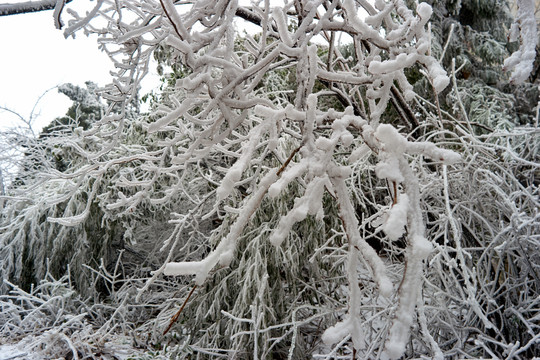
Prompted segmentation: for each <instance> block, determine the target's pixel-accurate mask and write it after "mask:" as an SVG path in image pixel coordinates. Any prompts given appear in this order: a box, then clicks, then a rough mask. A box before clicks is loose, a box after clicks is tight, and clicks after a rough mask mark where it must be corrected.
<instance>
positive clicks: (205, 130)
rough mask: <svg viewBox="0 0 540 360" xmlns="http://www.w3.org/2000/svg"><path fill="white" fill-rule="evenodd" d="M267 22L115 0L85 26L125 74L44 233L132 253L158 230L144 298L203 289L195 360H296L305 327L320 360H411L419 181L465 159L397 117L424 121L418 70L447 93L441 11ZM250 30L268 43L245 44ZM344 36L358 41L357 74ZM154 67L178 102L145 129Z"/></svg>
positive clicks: (350, 8) (326, 11)
mask: <svg viewBox="0 0 540 360" xmlns="http://www.w3.org/2000/svg"><path fill="white" fill-rule="evenodd" d="M265 4H266V6H264V7H263V6H262V3H261V6H260V7H259V6H257V5H252V6H251V7H242V6H239V5H238V2H236V1H224V0H220V1H194V2H189V3H188V2H183V1H177V2H173V1H169V0H166V1H153V0H145V1H140V2H139V1H136V0H129V1H127V0H118V1H109V0H101V1H98V3H97V4H96V5H95V7H94V9H93V10H92V11H91V12H90V13H88V14H87V15H80V14H77V13H72V14H71V15H72V18H71V19H70V20H69V22H68V24H67V28H66V35H70V34H73V33H74V32H76V31H78V30H79V29H83V30H84V31H85V32H87V33H97V34H99V36H100V38H99V42H100V46H101V47H102V49H103V50H104V51H105V52H106V53H107V54H108V55H109V56H110V57H111V60H112V61H113V63H114V65H115V67H116V72H115V74H114V75H115V80H114V81H113V83H112V84H109V85H107V86H106V87H105V88H104V89H101V92H100V94H102V97H103V98H104V99H105V100H107V101H108V102H109V103H110V106H109V107H108V108H107V110H106V111H105V114H104V116H103V117H102V118H101V119H99V120H98V121H96V122H95V123H94V124H93V127H92V128H90V129H87V130H84V131H78V132H77V134H74V135H73V137H72V138H70V141H73V144H74V145H73V148H74V151H76V153H77V154H78V155H79V156H80V158H81V159H84V160H85V162H82V163H80V164H78V166H73V167H71V168H70V169H69V171H67V172H66V173H62V174H61V175H60V176H61V177H62V178H63V179H64V180H65V181H64V183H63V184H64V186H65V188H66V190H64V193H60V194H52V195H51V196H50V197H49V198H48V199H49V200H48V201H52V202H54V201H56V204H61V205H65V211H64V212H63V213H62V212H61V210H62V207H61V206H58V209H56V208H55V211H54V212H52V211H51V212H50V213H49V212H45V214H46V218H47V219H48V224H51V226H60V225H63V226H64V228H65V227H66V226H71V227H72V229H73V231H79V230H81V229H85V226H88V224H90V223H92V224H93V222H96V221H98V219H99V216H96V214H102V216H101V217H102V220H101V221H102V224H104V225H108V224H115V225H117V226H119V227H121V228H123V229H125V230H126V231H125V232H122V234H123V235H122V236H123V238H122V240H123V241H125V242H130V241H132V240H134V239H135V240H136V239H138V236H137V229H138V227H139V226H141V225H140V224H147V223H153V222H156V223H158V224H162V225H163V228H164V229H165V230H162V231H157V232H155V233H153V234H151V236H150V237H151V239H152V240H153V241H155V242H156V243H157V244H158V245H159V246H158V245H156V246H157V248H158V249H161V251H162V252H161V253H160V255H159V257H158V256H157V255H155V256H156V258H159V261H153V262H149V263H148V264H150V265H148V266H151V267H152V269H153V272H152V273H151V277H150V278H149V279H148V281H147V282H146V285H145V286H144V287H143V286H141V288H142V290H141V291H139V294H138V299H140V298H143V296H145V294H146V293H145V291H147V290H148V289H151V288H152V287H154V288H155V287H157V286H158V285H157V284H159V282H160V281H162V280H161V279H160V277H161V276H162V275H164V276H166V277H165V278H164V279H165V280H163V281H169V280H170V277H172V276H174V277H177V278H176V279H175V280H174V281H178V282H180V283H182V282H183V283H184V284H187V283H189V282H191V281H192V280H194V282H195V283H196V284H197V286H198V289H200V290H198V291H200V294H201V295H200V299H204V300H200V301H194V302H192V303H190V304H188V307H187V308H186V312H188V313H189V314H190V316H191V319H190V321H187V322H184V323H183V324H182V325H178V329H179V330H178V331H177V334H178V336H180V337H182V339H183V341H186V343H188V342H189V345H190V347H191V348H192V349H193V351H196V352H199V354H206V352H208V351H210V350H208V349H211V350H212V351H215V352H216V353H219V355H224V354H230V353H232V352H238V353H240V352H242V354H245V353H249V356H250V357H251V358H266V357H269V356H270V355H271V354H272V352H273V351H277V350H276V349H278V348H280V349H281V350H280V351H284V350H283V349H286V351H287V352H288V354H289V357H290V358H298V353H299V352H300V353H301V351H300V350H298V349H299V348H300V342H296V340H297V339H298V337H299V336H301V335H299V334H300V333H301V332H302V331H305V329H303V326H304V325H305V326H308V325H309V326H313V325H314V324H316V323H317V321H320V324H319V325H317V326H316V327H318V328H320V329H321V330H320V331H319V332H318V333H316V334H315V338H317V339H319V338H322V340H323V341H324V343H325V344H327V345H326V346H327V347H328V346H334V347H335V349H331V350H328V348H325V349H318V350H313V351H314V352H315V351H319V352H325V351H326V352H328V351H330V352H334V353H335V352H336V351H340V352H341V351H342V352H347V351H349V350H347V349H350V348H353V349H354V350H353V351H352V352H357V353H362V352H363V355H364V357H373V355H374V354H379V355H382V354H383V353H384V354H386V355H388V357H392V358H396V357H399V356H401V355H402V354H403V353H404V351H405V345H406V344H407V343H408V341H409V338H410V334H411V327H412V325H413V319H414V317H415V315H416V304H417V303H419V304H422V303H423V301H424V300H423V298H422V296H421V291H420V290H421V289H422V286H423V282H422V278H423V261H424V260H425V259H426V258H427V257H428V255H429V254H430V252H431V249H432V246H433V239H428V236H427V235H426V231H425V225H424V220H425V219H424V216H423V214H422V208H421V206H422V204H423V202H424V200H425V199H424V198H422V196H421V194H420V190H419V188H420V186H421V184H424V183H425V182H426V179H425V178H424V177H423V176H424V175H425V174H429V176H432V177H435V178H436V177H437V176H438V175H437V172H436V171H437V170H433V169H431V168H430V169H429V170H426V169H424V167H421V166H418V163H419V162H422V161H424V160H423V159H424V158H429V159H430V161H432V164H431V165H432V167H434V168H435V169H436V168H437V166H439V165H441V164H453V163H455V162H457V161H458V160H459V158H460V157H459V155H457V154H456V153H455V152H453V151H451V150H444V149H442V148H440V147H438V146H436V145H435V144H433V143H431V142H423V141H418V142H417V141H415V140H414V139H413V138H410V139H409V138H407V137H406V136H405V133H404V132H403V131H402V130H398V129H401V128H404V127H407V128H411V126H415V124H417V123H418V122H417V120H416V119H411V117H410V116H409V117H407V116H405V115H403V114H412V116H413V117H414V112H413V111H412V109H411V106H412V100H413V99H415V98H416V94H415V93H414V91H413V87H412V84H411V83H410V82H409V79H408V78H407V76H406V75H405V70H406V69H407V68H410V67H419V68H420V69H421V70H422V71H423V73H425V74H426V75H427V76H428V77H429V80H430V81H431V82H432V83H433V85H434V89H435V92H436V93H438V92H441V91H442V90H443V89H444V87H445V86H446V85H447V84H448V78H447V76H446V73H445V71H444V70H443V69H442V68H441V67H440V65H439V63H438V62H437V61H436V60H435V59H434V58H433V57H432V56H431V55H430V52H429V47H430V35H429V32H428V30H427V23H428V21H429V17H430V16H431V7H430V6H429V5H427V4H426V3H421V4H419V5H418V6H417V9H416V11H412V10H410V9H409V8H408V7H407V6H406V4H405V2H404V1H400V0H397V1H392V2H388V3H386V2H383V1H378V2H377V6H376V9H374V8H373V7H372V6H371V5H369V4H368V3H367V2H356V1H352V0H345V1H333V2H309V1H295V2H287V1H286V2H284V3H283V4H277V3H276V4H274V2H266V3H265ZM359 4H363V5H359ZM361 7H363V8H364V9H365V10H366V11H368V13H369V16H368V17H367V18H365V19H363V18H362V17H361V16H359V10H360V8H361ZM238 18H241V19H243V20H242V21H249V22H251V23H252V24H255V25H257V26H258V27H259V29H260V32H259V33H257V34H256V35H255V34H245V35H244V36H239V35H238V33H237V32H236V31H235V21H236V20H238ZM235 19H236V20H235ZM103 24H105V25H103ZM342 34H347V35H348V36H349V37H351V38H352V43H351V45H350V46H351V49H352V50H351V51H349V54H347V55H346V56H345V54H344V52H345V51H347V48H345V47H343V46H341V44H339V43H338V42H337V39H338V38H339V37H340V36H341V35H342ZM316 39H317V41H319V40H320V39H322V41H324V42H325V45H316V44H317V42H316V41H315V40H316ZM158 53H165V54H167V56H168V60H167V62H166V64H165V65H166V66H167V67H170V74H168V75H167V76H169V77H168V78H167V86H165V90H164V92H163V93H162V94H160V95H159V96H158V100H157V101H154V102H153V103H152V104H151V111H150V113H149V114H144V115H141V114H138V115H135V116H133V112H132V111H130V110H133V108H132V107H130V106H131V104H133V103H134V102H136V101H137V90H138V88H139V87H140V84H141V81H142V79H143V78H144V76H145V75H146V74H147V73H148V71H149V66H150V64H151V59H152V57H153V55H154V54H158ZM291 79H293V80H291ZM291 81H292V82H293V84H291ZM267 84H272V86H267ZM275 84H277V85H275ZM389 106H392V108H393V110H395V112H393V111H389ZM393 114H398V116H394V115H393ZM390 122H391V123H392V124H393V125H390V124H387V123H390ZM426 176H427V175H426ZM59 188H61V186H57V187H55V190H56V191H59V190H58V189H59ZM80 189H84V191H83V190H80ZM375 219H383V223H382V224H381V227H380V228H373V226H372V224H373V222H374V220H375ZM111 226H112V225H111ZM380 230H382V232H381V231H380ZM81 231H82V230H81ZM51 233H52V232H51ZM83 233H84V232H83ZM377 243H379V246H377ZM400 246H401V247H402V248H400ZM160 263H161V264H162V266H159V264H160ZM263 285H264V286H263ZM261 288H262V289H267V288H268V290H265V291H263V290H260V289H261ZM167 304H170V303H169V302H167ZM224 316H225V317H224ZM375 319H376V320H375ZM188 323H189V324H191V325H188ZM188 326H192V327H191V328H188ZM184 330H185V331H184ZM191 332H193V333H197V334H203V335H201V336H200V337H197V338H196V339H195V338H190V337H188V336H184V334H188V333H191ZM321 333H322V334H321ZM426 334H427V335H425V336H426V337H428V336H430V334H429V332H427V333H426ZM382 339H388V341H387V342H386V344H384V343H383V340H382ZM287 344H290V345H287ZM335 344H337V345H335ZM436 350H437V347H436V346H435V345H433V344H431V345H430V346H429V348H426V349H424V350H422V351H423V353H426V354H429V353H432V352H435V351H436ZM303 355H305V354H303ZM201 356H202V355H201ZM239 356H240V355H239ZM246 356H247V355H246ZM329 356H332V355H330V354H329Z"/></svg>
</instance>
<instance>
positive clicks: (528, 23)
mask: <svg viewBox="0 0 540 360" xmlns="http://www.w3.org/2000/svg"><path fill="white" fill-rule="evenodd" d="M517 6H518V10H517V14H516V21H515V22H514V23H513V24H512V27H511V30H510V40H511V41H516V40H518V39H517V34H518V33H519V34H520V46H519V49H518V50H516V51H515V52H514V53H513V54H512V55H511V56H510V57H509V58H507V59H506V60H505V61H504V67H503V69H504V70H505V71H510V70H512V76H511V77H510V81H512V82H514V83H522V82H524V81H525V80H527V78H528V77H529V75H530V74H531V72H532V70H533V65H534V60H535V59H536V43H537V41H538V34H537V31H536V26H537V24H536V18H535V16H534V15H535V2H534V0H517Z"/></svg>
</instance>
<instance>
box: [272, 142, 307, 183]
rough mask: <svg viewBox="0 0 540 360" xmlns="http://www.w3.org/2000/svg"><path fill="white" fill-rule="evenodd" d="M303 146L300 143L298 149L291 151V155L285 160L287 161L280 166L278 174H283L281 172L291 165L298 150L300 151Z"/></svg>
mask: <svg viewBox="0 0 540 360" xmlns="http://www.w3.org/2000/svg"><path fill="white" fill-rule="evenodd" d="M301 148H302V145H300V146H299V147H297V148H296V149H294V151H293V152H292V153H291V155H289V157H288V158H287V160H285V162H284V163H283V165H281V167H280V168H279V170H278V172H277V173H276V175H277V176H281V173H282V172H283V171H284V170H285V168H286V167H287V165H289V163H290V162H291V160H292V158H293V157H294V155H296V153H297V152H298V151H300V149H301Z"/></svg>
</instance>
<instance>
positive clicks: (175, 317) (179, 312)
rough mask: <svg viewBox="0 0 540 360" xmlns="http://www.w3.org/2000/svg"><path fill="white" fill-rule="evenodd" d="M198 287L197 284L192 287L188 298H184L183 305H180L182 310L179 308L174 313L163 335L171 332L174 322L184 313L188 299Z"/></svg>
mask: <svg viewBox="0 0 540 360" xmlns="http://www.w3.org/2000/svg"><path fill="white" fill-rule="evenodd" d="M196 288H197V285H193V289H191V291H190V292H189V294H188V296H187V298H186V300H184V303H183V304H182V306H181V307H180V310H178V311H177V312H176V314H174V316H173V317H172V318H171V321H170V322H169V326H167V329H165V331H164V332H163V335H165V334H167V333H168V332H169V330H171V327H172V326H173V325H174V323H175V322H176V321H177V320H178V317H179V316H180V314H181V313H182V310H184V308H185V307H186V305H187V303H188V301H189V298H190V297H191V295H193V292H194V291H195V289H196Z"/></svg>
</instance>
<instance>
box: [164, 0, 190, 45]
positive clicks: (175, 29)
mask: <svg viewBox="0 0 540 360" xmlns="http://www.w3.org/2000/svg"><path fill="white" fill-rule="evenodd" d="M159 2H160V4H161V7H162V8H163V11H164V12H165V15H167V19H169V21H170V22H171V24H172V26H173V28H174V31H175V32H176V35H178V37H179V38H180V40H184V37H183V36H182V35H180V31H178V28H177V27H176V24H175V23H174V21H173V19H172V18H171V15H169V13H168V12H167V9H166V8H165V4H164V3H163V0H159Z"/></svg>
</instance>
